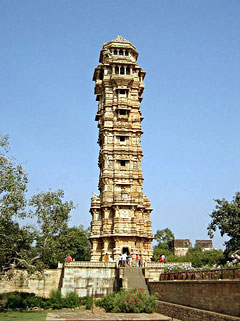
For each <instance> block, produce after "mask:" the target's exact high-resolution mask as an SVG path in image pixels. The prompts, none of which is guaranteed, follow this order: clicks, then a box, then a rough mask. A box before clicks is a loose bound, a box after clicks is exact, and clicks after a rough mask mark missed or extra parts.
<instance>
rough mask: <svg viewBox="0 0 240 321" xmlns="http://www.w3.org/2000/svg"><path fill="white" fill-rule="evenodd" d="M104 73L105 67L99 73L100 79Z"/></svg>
mask: <svg viewBox="0 0 240 321" xmlns="http://www.w3.org/2000/svg"><path fill="white" fill-rule="evenodd" d="M103 74H104V71H103V69H101V70H100V73H99V79H100V80H103Z"/></svg>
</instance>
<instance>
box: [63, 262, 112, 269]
mask: <svg viewBox="0 0 240 321" xmlns="http://www.w3.org/2000/svg"><path fill="white" fill-rule="evenodd" d="M64 266H65V267H89V268H95V267H102V268H106V267H108V268H111V267H115V266H116V263H115V262H106V263H105V262H88V261H86V262H85V261H72V262H65V263H64Z"/></svg>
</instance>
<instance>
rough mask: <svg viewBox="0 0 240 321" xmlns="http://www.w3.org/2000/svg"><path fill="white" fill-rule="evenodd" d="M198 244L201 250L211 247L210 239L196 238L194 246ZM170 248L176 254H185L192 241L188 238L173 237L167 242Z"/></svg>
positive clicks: (207, 249) (210, 248)
mask: <svg viewBox="0 0 240 321" xmlns="http://www.w3.org/2000/svg"><path fill="white" fill-rule="evenodd" d="M197 246H200V247H201V248H202V250H203V251H209V250H212V249H213V244H212V240H196V241H195V245H194V247H197ZM169 248H170V250H171V251H172V252H173V253H174V255H176V256H185V255H186V254H187V252H188V250H189V249H190V248H192V243H191V241H190V240H189V239H175V240H172V241H171V242H170V243H169Z"/></svg>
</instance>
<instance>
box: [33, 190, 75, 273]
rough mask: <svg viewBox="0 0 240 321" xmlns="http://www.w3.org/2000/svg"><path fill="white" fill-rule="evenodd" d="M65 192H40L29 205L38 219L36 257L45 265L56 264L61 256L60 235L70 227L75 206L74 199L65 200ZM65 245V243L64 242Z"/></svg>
mask: <svg viewBox="0 0 240 321" xmlns="http://www.w3.org/2000/svg"><path fill="white" fill-rule="evenodd" d="M63 197H64V192H63V191H62V190H58V191H56V192H46V193H43V192H42V193H39V194H37V195H35V196H33V197H32V198H31V199H30V201H29V205H30V206H31V207H32V208H33V209H31V213H32V216H33V217H36V219H37V224H38V228H37V236H36V246H35V248H34V249H33V253H34V254H37V255H35V258H37V259H39V260H41V262H42V263H43V267H53V266H56V263H57V260H58V258H59V237H60V235H62V233H64V232H65V231H66V230H67V228H68V222H69V219H70V212H71V210H72V209H73V208H74V205H73V202H72V201H69V202H67V201H65V202H64V201H63ZM62 246H64V244H62Z"/></svg>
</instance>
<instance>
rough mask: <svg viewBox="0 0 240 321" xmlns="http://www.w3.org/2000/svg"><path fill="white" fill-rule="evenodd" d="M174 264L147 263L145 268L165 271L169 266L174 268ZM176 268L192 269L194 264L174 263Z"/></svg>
mask: <svg viewBox="0 0 240 321" xmlns="http://www.w3.org/2000/svg"><path fill="white" fill-rule="evenodd" d="M172 264H173V263H160V262H156V263H155V262H154V263H149V262H145V267H147V268H162V269H165V268H167V267H169V266H172ZM174 265H175V266H179V267H181V268H186V269H187V268H191V267H192V263H190V262H182V263H181V262H180V263H174Z"/></svg>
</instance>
